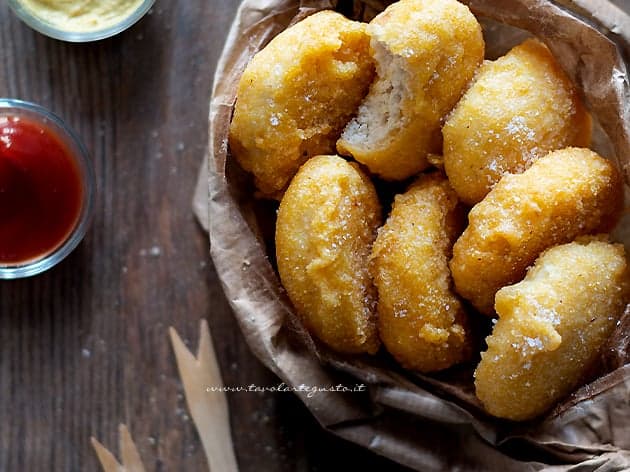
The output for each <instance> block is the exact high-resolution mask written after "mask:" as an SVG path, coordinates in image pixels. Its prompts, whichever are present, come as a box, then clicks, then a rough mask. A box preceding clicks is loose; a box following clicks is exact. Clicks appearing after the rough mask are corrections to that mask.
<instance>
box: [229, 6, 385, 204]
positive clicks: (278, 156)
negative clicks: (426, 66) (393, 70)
mask: <svg viewBox="0 0 630 472" xmlns="http://www.w3.org/2000/svg"><path fill="white" fill-rule="evenodd" d="M365 27H366V25H365V24H363V23H359V22H356V21H350V20H348V19H346V18H344V17H343V16H342V15H340V14H338V13H335V12H332V11H323V12H319V13H315V14H314V15H311V16H309V17H308V18H306V19H305V20H303V21H301V22H299V23H297V24H296V25H294V26H292V27H290V28H288V29H286V30H285V31H283V32H282V33H280V34H279V35H278V36H276V37H275V38H274V39H273V40H272V41H271V42H270V43H269V44H268V45H267V46H266V47H265V48H264V49H262V50H261V51H260V52H259V53H258V54H256V55H255V56H254V57H253V59H252V60H251V62H250V63H249V64H248V65H247V68H246V69H245V72H244V73H243V76H242V77H241V80H240V82H239V86H238V91H237V101H236V107H235V109H234V118H233V120H232V124H231V128H230V149H231V151H232V154H233V155H234V157H236V159H237V160H238V162H239V163H240V165H241V166H242V167H243V168H244V169H245V170H247V171H250V172H252V173H253V174H254V177H255V181H256V186H257V187H258V189H259V190H260V192H261V194H262V195H263V196H271V197H276V198H279V197H280V196H281V195H282V191H283V190H284V189H285V187H286V186H287V185H288V183H289V181H290V179H291V178H292V177H293V175H295V173H296V172H297V170H298V169H299V167H300V166H301V165H302V164H303V163H304V162H305V161H306V160H307V159H309V158H310V157H312V156H315V155H317V154H327V153H331V152H333V151H334V149H335V141H336V140H337V139H338V138H339V135H340V134H341V131H342V129H343V127H344V126H345V124H346V123H347V122H348V121H349V120H350V118H351V117H352V115H353V114H354V113H355V112H356V109H357V107H358V105H359V103H360V102H361V100H362V99H363V97H364V96H365V94H366V93H367V89H368V87H369V85H370V83H371V82H372V78H373V76H374V66H373V63H372V59H371V56H370V53H369V37H368V36H367V34H366V32H365Z"/></svg>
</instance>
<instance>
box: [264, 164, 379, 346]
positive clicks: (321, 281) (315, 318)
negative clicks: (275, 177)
mask: <svg viewBox="0 0 630 472" xmlns="http://www.w3.org/2000/svg"><path fill="white" fill-rule="evenodd" d="M380 224H381V207H380V204H379V201H378V197H377V195H376V191H375V190H374V186H373V185H372V182H371V181H370V180H369V178H368V177H367V176H366V175H365V174H364V173H363V172H362V171H361V170H360V169H359V166H358V165H357V164H354V163H353V164H350V163H348V162H346V161H345V160H344V159H342V158H341V157H338V156H319V157H314V158H313V159H311V160H309V161H308V162H307V163H306V164H304V165H303V166H302V168H301V169H300V171H299V172H298V173H297V175H296V176H295V178H294V179H293V180H292V181H291V184H290V185H289V187H288V188H287V191H286V193H285V194H284V197H283V199H282V201H281V202H280V209H279V210H278V220H277V223H276V255H277V260H278V272H279V273H280V278H281V280H282V285H283V286H284V288H285V289H286V291H287V294H288V295H289V298H290V299H291V301H292V302H293V305H294V306H295V309H296V311H297V313H298V315H299V316H300V317H301V319H302V320H303V322H304V324H305V326H306V328H307V329H308V331H309V332H310V333H311V334H312V335H314V336H315V337H317V338H318V339H319V340H321V341H323V342H324V343H325V344H327V345H328V346H330V347H331V348H333V349H334V350H336V351H339V352H343V353H362V352H368V353H375V352H376V351H377V350H378V347H379V345H380V342H379V340H378V335H377V328H376V289H375V288H374V285H373V283H372V278H371V276H370V274H369V270H368V258H369V255H370V252H371V250H372V244H373V242H374V239H375V237H376V230H377V228H378V226H380Z"/></svg>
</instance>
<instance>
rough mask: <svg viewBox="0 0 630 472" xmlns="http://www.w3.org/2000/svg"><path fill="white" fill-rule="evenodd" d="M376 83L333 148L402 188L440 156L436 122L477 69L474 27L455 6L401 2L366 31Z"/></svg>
mask: <svg viewBox="0 0 630 472" xmlns="http://www.w3.org/2000/svg"><path fill="white" fill-rule="evenodd" d="M367 30H368V34H369V35H370V37H371V40H370V45H371V48H372V51H373V54H374V59H375V61H376V70H377V78H376V80H375V82H374V83H373V84H372V86H371V88H370V91H369V93H368V96H367V97H366V99H365V100H364V101H363V103H362V104H361V106H360V107H359V111H358V114H357V116H356V117H355V118H354V119H353V120H352V121H351V122H350V123H349V124H348V126H347V127H346V129H345V130H344V132H343V135H342V136H341V139H340V140H339V142H338V143H337V151H338V152H339V153H341V154H346V155H351V156H353V157H354V158H355V159H356V160H357V161H359V162H361V163H363V164H365V165H366V166H367V167H368V168H369V169H370V171H371V172H372V173H374V174H378V175H379V176H381V177H382V178H384V179H387V180H401V179H405V178H407V177H410V176H412V175H414V174H417V173H418V172H419V171H421V170H423V169H425V168H427V167H428V166H429V163H428V161H427V154H428V153H431V152H437V153H439V152H440V150H441V134H440V125H441V120H442V118H443V117H444V115H446V113H448V112H449V111H450V110H451V108H453V106H454V105H455V103H456V102H457V100H459V97H460V96H461V94H462V93H463V92H464V88H465V87H466V85H467V83H468V82H469V81H470V80H471V78H472V77H473V74H474V71H475V69H476V68H477V67H478V66H479V64H481V62H482V61H483V55H484V41H483V36H482V34H481V27H480V26H479V23H478V22H477V20H476V19H475V17H474V16H473V14H472V13H471V12H470V10H469V9H468V7H466V6H464V5H462V4H461V3H459V2H457V1H455V0H441V1H439V2H436V1H434V0H401V1H399V2H396V3H394V4H392V5H390V6H389V7H387V8H386V9H385V10H384V11H383V12H382V13H380V14H379V15H378V16H376V17H375V18H374V19H373V20H372V21H371V22H370V24H369V25H368V29H367Z"/></svg>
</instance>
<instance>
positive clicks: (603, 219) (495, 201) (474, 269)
mask: <svg viewBox="0 0 630 472" xmlns="http://www.w3.org/2000/svg"><path fill="white" fill-rule="evenodd" d="M622 203H623V187H622V181H621V177H620V175H619V172H618V171H617V169H616V168H615V166H614V165H613V164H612V163H611V162H610V161H607V160H606V159H604V158H602V157H600V156H598V155H597V154H596V153H594V152H593V151H590V150H588V149H581V148H567V149H563V150H560V151H554V152H551V153H549V154H548V155H547V156H545V157H543V158H541V159H539V160H538V161H536V162H535V163H534V164H533V165H532V167H530V168H529V169H528V170H526V171H525V172H523V173H522V174H517V175H512V174H508V175H506V176H504V177H503V178H502V179H501V181H499V183H498V184H497V185H496V186H495V187H494V189H493V190H492V191H490V193H489V194H488V195H487V196H486V197H485V198H484V199H483V200H482V201H481V202H480V203H478V204H477V205H475V207H474V208H473V209H472V210H471V211H470V213H469V215H468V220H469V226H468V228H466V230H465V231H464V233H463V234H462V236H461V237H460V238H459V239H458V240H457V242H456V243H455V246H454V247H453V259H452V260H451V270H452V273H453V280H454V281H455V287H456V289H457V292H458V293H459V294H460V295H462V296H463V297H464V298H466V299H468V300H470V301H471V302H472V303H473V305H475V307H476V308H478V309H479V310H480V311H481V312H482V313H485V314H488V315H491V314H492V313H493V312H494V310H493V307H494V295H495V294H496V292H497V291H498V290H499V289H500V288H501V287H504V286H506V285H510V284H513V283H515V282H517V281H519V280H521V279H522V278H523V276H524V275H525V270H526V268H527V267H528V266H529V265H531V264H532V263H533V262H534V261H535V260H536V257H538V255H539V254H540V253H541V252H542V251H543V250H545V249H546V248H548V247H551V246H554V245H557V244H562V243H566V242H569V241H572V240H573V239H575V237H576V236H579V235H584V234H592V233H594V232H606V231H608V230H609V229H610V228H611V227H612V226H613V225H614V224H615V223H616V221H617V219H618V216H619V213H620V209H621V206H622Z"/></svg>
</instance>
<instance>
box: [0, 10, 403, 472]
mask: <svg viewBox="0 0 630 472" xmlns="http://www.w3.org/2000/svg"><path fill="white" fill-rule="evenodd" d="M236 6H237V2H236V1H234V0H205V1H204V0H177V1H170V2H167V1H160V0H158V2H157V5H156V6H155V7H154V8H153V10H152V12H151V13H150V14H149V15H148V16H147V17H145V18H144V19H143V20H142V21H141V22H140V23H138V24H137V25H136V26H134V27H133V28H131V29H130V30H128V31H126V32H125V33H123V34H121V35H119V36H117V37H115V38H112V39H108V40H105V41H101V42H98V43H93V44H83V45H80V44H66V43H62V42H58V41H55V40H52V39H48V38H46V37H44V36H42V35H40V34H38V33H36V32H35V31H33V30H31V29H30V28H28V27H27V26H25V25H24V24H23V23H21V22H20V21H19V20H18V19H17V18H16V17H15V16H14V15H13V14H12V13H11V12H10V11H9V8H8V6H7V2H1V3H0V96H2V97H12V98H20V99H24V100H29V101H33V102H37V103H39V104H41V105H44V106H46V107H48V108H50V109H51V110H53V111H54V112H56V113H57V114H59V115H60V116H62V117H63V118H64V119H65V120H66V121H67V122H68V123H69V124H70V125H71V126H72V127H73V128H74V129H75V130H76V131H77V132H78V133H79V134H80V135H81V137H82V138H83V140H84V142H85V144H86V146H87V148H88V149H89V150H90V153H91V155H92V158H93V161H94V166H95V169H96V174H97V182H98V187H99V194H98V201H97V205H96V211H95V215H94V220H93V223H92V226H91V229H90V230H89V232H88V234H87V237H86V238H85V240H84V242H83V243H82V244H81V245H80V246H79V248H78V249H77V250H76V251H75V252H74V253H73V254H72V255H71V256H70V257H68V259H66V260H65V261H64V262H62V263H61V264H60V265H59V266H57V267H56V268H54V269H53V270H51V271H50V272H48V273H45V274H43V275H40V276H37V277H35V278H31V279H25V280H20V281H11V282H6V281H5V282H0V471H2V472H7V471H9V472H13V471H19V472H29V471H96V470H99V466H98V464H97V461H96V458H95V455H94V453H93V451H92V448H91V446H90V442H89V439H90V436H92V435H94V436H95V437H97V438H98V439H99V440H100V441H101V442H103V443H104V444H105V445H106V446H108V447H109V448H111V449H112V451H114V452H115V453H116V454H118V450H117V444H118V433H117V426H118V424H119V423H125V424H127V425H128V426H129V428H130V430H131V433H132V435H133V437H134V439H135V440H136V443H137V444H138V447H139V450H140V454H141V455H142V457H143V459H144V461H145V464H146V466H147V470H148V471H152V470H156V471H157V470H162V471H205V470H207V466H206V463H205V459H204V457H203V452H202V450H201V446H200V442H199V439H198V437H197V435H196V432H195V430H194V427H193V425H192V423H191V421H190V419H189V417H188V415H187V412H186V406H185V402H184V399H183V391H182V386H181V384H180V382H179V379H178V375H177V372H176V368H175V363H174V358H173V355H172V352H171V348H170V345H169V343H168V338H167V328H168V326H169V325H172V326H174V327H175V328H176V329H177V330H178V331H179V332H180V333H181V334H182V335H183V336H184V337H185V338H186V339H187V340H188V341H189V342H190V343H191V345H194V346H196V343H197V336H198V325H199V320H200V319H201V318H207V319H208V320H209V323H210V327H211V330H212V336H213V339H214V343H215V346H216V349H217V352H218V355H219V360H220V363H221V367H222V370H223V377H224V381H225V383H226V384H227V385H249V384H251V383H255V384H258V385H262V386H265V385H269V386H270V385H275V384H277V382H278V380H277V379H276V378H275V377H274V376H273V374H271V373H270V372H268V371H267V370H266V369H265V368H264V367H263V366H262V365H261V364H260V363H259V362H258V361H257V360H256V359H255V358H254V357H253V355H252V354H251V353H250V352H249V349H248V347H247V346H246V345H245V342H244V340H243V337H242V335H241V333H240V332H239V330H238V328H237V325H236V322H235V320H234V319H233V317H232V314H231V313H230V309H229V307H228V305H227V302H226V301H225V299H224V296H223V294H222V292H221V288H220V286H219V284H218V281H217V277H216V274H215V272H214V269H213V266H212V263H211V261H210V260H209V257H208V241H207V238H206V235H205V234H204V233H203V231H202V230H201V229H200V227H198V225H197V223H196V221H195V220H194V217H193V214H192V211H191V198H192V194H193V189H194V184H195V181H196V177H197V171H198V168H199V165H200V163H201V159H202V156H203V153H204V149H205V147H206V141H207V129H206V128H207V114H208V98H209V93H210V86H211V81H212V76H213V72H214V67H215V63H216V61H217V59H218V56H219V53H220V51H221V47H222V44H223V40H224V37H225V35H226V32H227V29H228V27H229V24H230V22H231V21H232V17H233V15H234V12H235V10H236ZM229 403H230V410H231V419H232V428H233V436H234V443H235V449H236V455H237V458H238V462H239V464H240V467H241V470H243V471H250V470H251V471H254V470H255V471H276V470H278V471H293V470H296V471H305V470H326V471H328V470H338V469H341V468H343V467H345V466H352V467H353V468H356V469H359V468H362V467H380V468H383V469H385V470H403V469H402V468H398V467H397V466H395V465H393V464H392V463H390V462H389V461H387V460H385V459H382V458H380V457H377V456H374V455H372V454H371V453H369V452H367V451H364V450H362V449H361V448H359V447H357V446H354V445H352V444H350V443H346V442H345V441H342V440H340V439H337V438H334V437H333V436H331V435H329V434H328V433H326V432H324V431H322V430H321V428H320V427H319V426H318V424H317V423H316V422H315V421H314V420H313V418H312V417H311V416H310V414H309V412H308V411H307V410H306V409H305V408H304V407H303V405H302V404H301V403H300V402H299V400H297V398H296V397H294V396H293V395H292V394H288V393H283V394H273V393H266V394H255V393H235V394H230V395H229ZM213 472H220V471H213Z"/></svg>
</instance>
